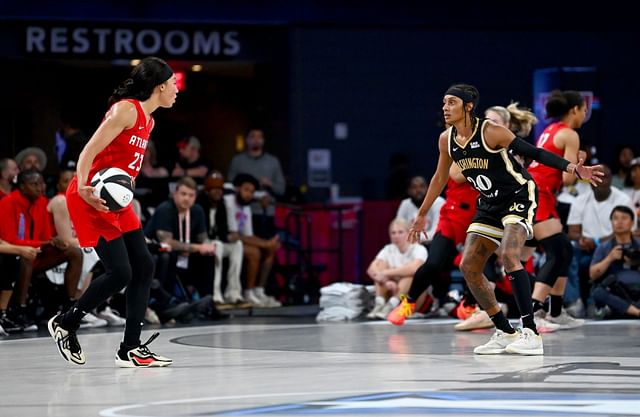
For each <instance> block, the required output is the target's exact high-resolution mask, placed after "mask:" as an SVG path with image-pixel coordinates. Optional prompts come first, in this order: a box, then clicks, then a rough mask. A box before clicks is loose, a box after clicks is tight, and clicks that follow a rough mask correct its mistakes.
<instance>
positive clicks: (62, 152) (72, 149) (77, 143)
mask: <svg viewBox="0 0 640 417" xmlns="http://www.w3.org/2000/svg"><path fill="white" fill-rule="evenodd" d="M78 119H79V115H77V114H75V112H71V111H65V112H64V113H63V114H62V127H61V128H60V130H59V131H58V132H57V133H56V156H57V158H58V166H59V167H61V168H63V169H75V167H76V165H77V163H78V158H79V157H80V152H81V151H82V148H84V145H86V144H87V142H88V141H89V136H87V134H86V133H85V132H84V131H83V130H82V129H81V128H80V121H79V120H78Z"/></svg>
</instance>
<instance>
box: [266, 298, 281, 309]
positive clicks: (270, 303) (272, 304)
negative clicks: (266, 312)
mask: <svg viewBox="0 0 640 417" xmlns="http://www.w3.org/2000/svg"><path fill="white" fill-rule="evenodd" d="M263 302H264V303H265V307H270V308H276V307H282V303H281V302H280V301H278V300H276V299H275V297H272V296H270V295H265V298H264V300H263Z"/></svg>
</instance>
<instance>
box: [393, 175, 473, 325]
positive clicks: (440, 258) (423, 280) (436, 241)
mask: <svg viewBox="0 0 640 417" xmlns="http://www.w3.org/2000/svg"><path fill="white" fill-rule="evenodd" d="M477 199H478V192H477V191H476V190H475V189H474V188H473V187H472V186H471V184H470V183H469V182H468V181H467V179H466V178H465V177H464V175H462V173H461V172H460V169H459V168H458V167H457V165H451V168H450V169H449V180H448V182H447V191H446V193H445V202H444V204H443V205H442V208H441V209H440V219H439V220H438V228H437V230H436V234H435V236H434V237H433V240H432V242H431V246H430V248H429V257H428V258H427V261H426V262H425V263H424V264H422V266H420V268H418V270H417V271H416V273H415V275H414V276H413V280H412V281H411V288H409V293H408V294H407V295H403V296H401V301H400V304H398V306H397V307H396V308H394V309H393V310H392V311H391V312H390V313H389V315H388V316H387V320H389V321H390V322H391V323H393V324H395V325H397V326H402V325H403V324H404V321H405V320H406V319H407V317H409V316H410V315H411V314H413V312H414V311H415V309H416V301H417V300H418V298H419V297H420V295H421V294H422V293H423V292H424V291H426V289H427V288H429V286H430V285H432V284H434V281H435V280H436V279H438V277H439V276H440V274H441V273H442V272H444V271H447V270H450V269H451V268H452V267H453V261H454V259H455V257H456V256H457V254H458V247H460V246H462V245H464V241H465V239H466V237H467V228H468V227H469V225H470V224H471V220H472V219H473V216H474V215H475V214H476V200H477Z"/></svg>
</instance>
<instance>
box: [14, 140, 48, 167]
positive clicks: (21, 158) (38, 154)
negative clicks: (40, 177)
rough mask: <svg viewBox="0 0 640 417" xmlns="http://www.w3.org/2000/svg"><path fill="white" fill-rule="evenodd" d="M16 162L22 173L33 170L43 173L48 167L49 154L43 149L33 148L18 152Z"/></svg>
mask: <svg viewBox="0 0 640 417" xmlns="http://www.w3.org/2000/svg"><path fill="white" fill-rule="evenodd" d="M15 161H16V164H18V168H19V169H20V171H27V170H30V169H33V170H36V171H38V172H42V171H44V169H45V168H46V167H47V154H45V153H44V151H43V150H42V149H40V148H37V147H35V146H31V147H28V148H25V149H23V150H21V151H20V152H18V154H17V155H16V157H15Z"/></svg>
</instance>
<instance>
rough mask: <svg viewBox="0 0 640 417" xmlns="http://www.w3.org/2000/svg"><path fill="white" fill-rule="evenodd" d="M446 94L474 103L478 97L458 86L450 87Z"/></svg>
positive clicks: (464, 101)
mask: <svg viewBox="0 0 640 417" xmlns="http://www.w3.org/2000/svg"><path fill="white" fill-rule="evenodd" d="M444 95H445V96H455V97H458V98H459V99H460V100H462V102H463V103H473V104H474V105H475V104H476V101H477V99H475V98H473V97H472V96H471V94H469V93H468V92H466V91H464V90H463V89H461V88H458V87H449V89H448V90H447V91H446V92H445V93H444Z"/></svg>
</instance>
